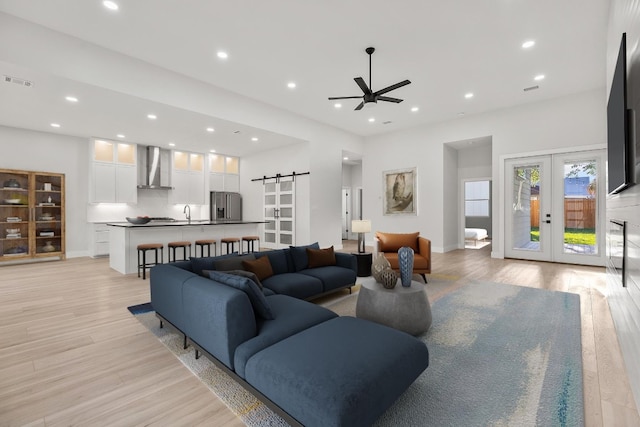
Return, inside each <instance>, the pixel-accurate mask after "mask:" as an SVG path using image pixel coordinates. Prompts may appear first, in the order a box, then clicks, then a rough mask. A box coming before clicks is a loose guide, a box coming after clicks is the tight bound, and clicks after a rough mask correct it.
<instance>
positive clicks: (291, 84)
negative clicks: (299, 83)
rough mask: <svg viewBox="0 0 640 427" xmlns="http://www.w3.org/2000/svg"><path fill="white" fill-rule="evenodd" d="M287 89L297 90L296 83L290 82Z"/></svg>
mask: <svg viewBox="0 0 640 427" xmlns="http://www.w3.org/2000/svg"><path fill="white" fill-rule="evenodd" d="M287 87H288V88H289V89H295V88H296V84H295V83H294V82H289V83H287Z"/></svg>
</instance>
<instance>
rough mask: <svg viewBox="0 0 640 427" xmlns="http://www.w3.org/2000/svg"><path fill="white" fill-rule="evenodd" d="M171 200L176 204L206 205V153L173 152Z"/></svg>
mask: <svg viewBox="0 0 640 427" xmlns="http://www.w3.org/2000/svg"><path fill="white" fill-rule="evenodd" d="M171 172H172V173H171V183H172V185H173V190H172V191H171V200H172V202H173V203H175V204H192V205H204V204H205V197H204V155H203V154H200V153H189V152H185V151H174V152H173V168H172V170H171Z"/></svg>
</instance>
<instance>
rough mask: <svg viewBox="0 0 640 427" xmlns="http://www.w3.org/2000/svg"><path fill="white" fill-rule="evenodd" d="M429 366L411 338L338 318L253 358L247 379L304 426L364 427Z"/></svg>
mask: <svg viewBox="0 0 640 427" xmlns="http://www.w3.org/2000/svg"><path fill="white" fill-rule="evenodd" d="M372 338H375V339H372ZM428 364H429V352H428V350H427V347H426V346H425V344H424V343H422V342H421V341H419V340H417V339H415V338H414V337H412V336H410V335H408V334H405V333H404V332H400V331H397V330H395V329H391V328H388V327H386V326H382V325H378V324H376V323H372V322H368V321H366V320H362V319H356V318H353V317H338V318H335V319H331V320H328V321H326V322H323V323H320V324H319V325H316V326H313V327H311V328H309V329H306V330H304V331H302V332H300V333H298V334H295V335H292V336H291V337H289V338H287V339H285V340H283V341H280V342H279V343H277V344H274V345H272V346H270V347H268V348H266V349H264V350H262V351H260V352H258V353H257V354H256V355H254V356H253V357H251V358H250V359H249V361H248V362H247V364H246V369H245V379H246V381H247V382H248V383H249V384H251V385H252V386H253V387H255V388H256V389H257V390H259V391H260V392H261V393H263V394H264V395H265V396H268V397H269V399H271V400H272V401H273V402H275V403H276V404H277V405H278V406H280V407H281V408H282V409H284V410H285V411H286V412H287V413H289V414H290V415H291V416H292V417H294V418H295V419H297V420H298V421H299V422H300V423H302V424H303V425H305V426H307V427H313V426H323V427H327V426H370V425H371V424H372V423H373V422H374V421H375V420H376V419H378V418H379V417H380V415H382V413H383V412H384V411H385V410H386V409H387V408H388V407H389V406H391V405H392V404H393V402H395V401H396V399H397V398H398V397H399V396H400V395H401V394H402V393H403V392H404V391H405V390H406V389H407V387H409V385H411V383H413V381H414V380H415V379H416V378H417V377H418V376H419V375H420V374H421V373H422V371H424V369H425V368H426V367H427V366H428Z"/></svg>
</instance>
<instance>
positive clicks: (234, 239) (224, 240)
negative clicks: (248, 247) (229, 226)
mask: <svg viewBox="0 0 640 427" xmlns="http://www.w3.org/2000/svg"><path fill="white" fill-rule="evenodd" d="M222 243H224V244H225V245H226V246H227V253H228V254H230V253H231V252H235V251H236V248H235V244H236V243H237V244H238V246H240V239H238V238H237V237H223V238H222V239H220V255H222ZM229 245H231V252H229Z"/></svg>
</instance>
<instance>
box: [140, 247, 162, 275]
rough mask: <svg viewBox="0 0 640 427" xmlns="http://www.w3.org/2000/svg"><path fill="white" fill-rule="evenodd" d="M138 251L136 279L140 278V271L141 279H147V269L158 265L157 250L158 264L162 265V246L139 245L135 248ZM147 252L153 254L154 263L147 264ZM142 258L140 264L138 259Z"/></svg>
mask: <svg viewBox="0 0 640 427" xmlns="http://www.w3.org/2000/svg"><path fill="white" fill-rule="evenodd" d="M137 249H138V277H140V270H142V279H143V280H144V279H146V278H147V267H153V266H154V265H157V264H158V249H160V264H162V263H164V245H163V244H162V243H141V244H139V245H138V246H137ZM147 251H153V252H154V254H155V260H154V261H155V262H153V263H147ZM141 256H142V262H140V258H141Z"/></svg>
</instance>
